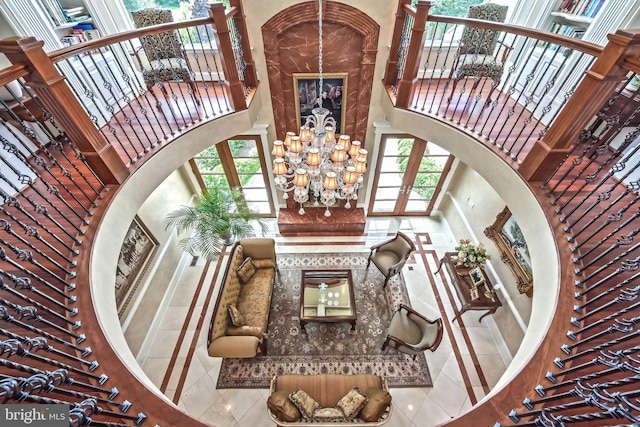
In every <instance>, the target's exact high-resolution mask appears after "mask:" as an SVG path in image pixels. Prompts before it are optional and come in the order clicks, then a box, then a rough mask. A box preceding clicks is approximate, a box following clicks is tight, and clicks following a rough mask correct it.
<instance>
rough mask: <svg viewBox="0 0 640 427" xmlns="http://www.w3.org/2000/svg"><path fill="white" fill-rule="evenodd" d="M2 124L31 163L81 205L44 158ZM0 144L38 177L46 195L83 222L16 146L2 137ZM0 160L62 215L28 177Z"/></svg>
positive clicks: (55, 187)
mask: <svg viewBox="0 0 640 427" xmlns="http://www.w3.org/2000/svg"><path fill="white" fill-rule="evenodd" d="M2 124H3V125H4V126H5V129H7V130H8V131H9V133H10V134H11V135H12V136H13V138H14V139H15V140H16V141H19V142H20V143H21V146H22V147H23V149H24V150H25V151H27V152H28V153H29V155H30V158H31V159H32V162H33V163H34V164H35V165H36V166H39V167H41V168H42V170H44V171H45V172H47V174H48V176H50V177H51V178H53V180H54V181H55V182H57V183H58V185H59V186H61V187H62V188H63V189H64V190H65V192H66V193H67V194H70V195H71V197H72V198H73V199H74V200H75V201H76V202H77V203H78V205H82V204H81V203H80V201H79V200H78V198H77V197H76V196H75V195H74V194H73V193H72V192H71V191H70V190H69V188H67V186H66V185H64V183H63V182H62V181H61V180H60V178H59V177H58V176H57V175H56V174H54V173H53V171H52V170H51V168H50V167H49V165H48V163H47V161H46V160H45V158H44V157H41V156H39V155H37V153H36V152H35V151H33V150H32V149H31V148H30V147H29V146H28V145H26V144H25V143H24V142H23V141H22V139H21V138H20V137H19V136H18V135H17V134H16V133H15V132H14V131H13V130H12V129H11V128H10V127H8V126H7V123H6V122H4V121H2ZM25 129H26V130H28V131H29V132H28V133H30V134H33V131H31V129H28V128H25ZM30 139H32V140H35V141H36V143H37V138H35V136H34V137H32V138H30ZM0 142H2V145H3V148H4V150H6V151H7V152H8V153H10V154H12V155H14V156H15V158H16V159H18V160H19V161H20V162H21V163H22V164H23V165H24V166H25V167H26V168H27V169H29V170H30V171H31V173H32V174H33V175H34V176H39V180H40V181H41V182H42V183H43V185H44V186H45V187H46V188H47V192H48V193H50V194H53V195H54V196H56V197H57V198H58V200H60V201H61V202H62V203H63V204H64V205H65V206H66V207H67V208H68V209H69V211H70V213H72V214H73V215H76V216H77V217H78V219H80V220H82V221H83V222H84V219H83V217H82V216H80V215H79V214H78V213H77V212H76V211H75V209H74V208H73V207H72V206H71V205H70V204H69V202H68V201H67V200H66V199H65V198H64V197H62V195H61V194H60V190H59V189H58V187H57V186H55V185H53V184H51V183H50V182H49V181H48V180H45V179H44V177H43V176H42V174H41V173H38V171H37V170H36V169H35V168H34V167H33V166H32V165H31V163H30V162H29V159H27V157H26V156H25V155H24V154H23V153H22V151H20V150H19V149H18V146H16V145H15V144H12V143H11V142H10V141H8V140H7V139H6V138H5V137H4V136H0ZM43 150H44V151H45V152H47V153H48V150H46V149H43ZM2 160H3V163H4V164H5V165H6V166H7V167H8V168H9V169H11V170H12V171H13V173H14V174H16V176H18V177H19V179H20V182H21V183H22V184H28V185H29V186H30V187H31V188H32V189H33V190H34V191H35V192H36V193H37V194H38V195H39V196H41V197H42V198H43V200H45V201H47V202H48V203H49V205H50V206H51V207H53V208H54V209H55V210H56V211H57V212H58V213H59V214H61V215H63V214H62V211H61V210H60V209H59V208H58V207H57V205H56V204H54V203H51V201H50V200H48V198H47V197H46V195H44V194H43V193H42V192H41V191H40V190H38V189H37V187H36V186H35V185H33V182H32V178H31V177H30V176H29V175H27V174H24V173H22V172H21V171H20V170H19V169H17V168H16V167H15V166H14V165H13V164H12V163H11V162H9V161H7V160H6V159H4V157H2ZM52 163H53V164H54V165H55V166H57V167H59V168H60V169H61V170H66V169H64V168H63V167H62V166H61V165H60V164H59V163H58V162H57V161H55V160H54V161H53V162H52ZM65 218H66V217H65ZM68 222H69V224H70V225H72V226H74V223H72V222H71V221H68ZM85 224H86V222H85ZM74 228H76V229H77V230H78V232H79V233H80V232H81V231H80V230H79V229H78V228H77V227H74Z"/></svg>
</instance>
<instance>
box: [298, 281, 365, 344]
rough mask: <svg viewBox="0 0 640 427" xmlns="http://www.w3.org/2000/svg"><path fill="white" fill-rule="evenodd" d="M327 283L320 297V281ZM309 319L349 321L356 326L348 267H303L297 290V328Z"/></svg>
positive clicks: (303, 325)
mask: <svg viewBox="0 0 640 427" xmlns="http://www.w3.org/2000/svg"><path fill="white" fill-rule="evenodd" d="M322 283H325V284H326V285H327V287H326V291H325V298H324V301H323V298H321V292H320V284H322ZM308 322H321V323H337V322H349V323H351V329H352V330H355V328H356V300H355V296H354V289H353V280H352V278H351V270H303V271H302V286H301V289H300V327H301V328H302V331H303V332H306V330H305V325H306V324H307V323H308Z"/></svg>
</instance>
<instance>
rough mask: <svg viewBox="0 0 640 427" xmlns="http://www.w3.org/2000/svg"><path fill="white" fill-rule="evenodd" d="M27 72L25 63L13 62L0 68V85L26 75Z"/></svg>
mask: <svg viewBox="0 0 640 427" xmlns="http://www.w3.org/2000/svg"><path fill="white" fill-rule="evenodd" d="M27 73H28V70H27V65H26V64H13V65H10V66H9V67H7V68H3V69H2V70H0V86H5V85H6V84H8V83H9V82H12V81H14V80H16V79H19V78H21V77H24V76H26V75H27Z"/></svg>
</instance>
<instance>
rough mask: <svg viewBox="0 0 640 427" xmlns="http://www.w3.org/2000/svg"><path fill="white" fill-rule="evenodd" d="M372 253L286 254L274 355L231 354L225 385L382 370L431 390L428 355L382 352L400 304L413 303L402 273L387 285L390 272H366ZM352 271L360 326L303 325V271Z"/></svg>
mask: <svg viewBox="0 0 640 427" xmlns="http://www.w3.org/2000/svg"><path fill="white" fill-rule="evenodd" d="M367 256H368V253H342V254H308V255H307V254H305V255H298V254H296V255H278V267H279V269H280V275H279V277H278V278H277V279H276V286H275V288H274V291H273V297H272V300H271V311H270V317H269V326H268V332H267V333H268V338H267V346H268V347H267V355H259V356H256V357H254V358H251V359H223V360H222V366H221V368H220V375H219V377H218V384H217V388H219V389H222V388H268V387H269V382H270V381H271V378H273V376H274V375H280V374H284V373H301V374H316V373H341V374H357V373H374V374H379V375H383V376H384V377H386V378H387V380H388V382H389V386H391V387H431V386H432V385H433V384H432V381H431V376H430V374H429V368H428V366H427V362H426V358H425V356H424V354H421V355H419V356H418V357H416V360H415V361H414V360H413V359H412V358H411V356H408V355H405V354H401V353H399V352H398V351H396V350H394V349H390V348H387V349H386V350H384V351H382V344H383V342H384V339H385V337H386V328H387V325H388V324H389V322H390V321H391V316H392V315H393V312H394V311H395V310H396V308H397V307H398V305H399V304H400V303H405V304H409V296H408V294H407V290H406V287H405V284H404V280H403V279H401V278H400V277H398V276H396V277H394V278H392V279H391V280H389V283H388V284H387V287H386V289H385V290H383V289H382V283H383V281H384V276H382V274H380V272H379V271H378V270H376V268H375V267H373V266H372V267H370V268H369V269H368V270H366V269H365V266H366V265H367ZM314 269H318V270H324V269H326V270H330V269H337V270H344V269H349V270H351V271H352V277H353V282H354V286H355V299H356V314H357V317H358V318H357V321H356V330H355V331H352V330H351V325H350V324H349V323H317V322H309V323H308V324H307V325H306V326H305V328H306V331H307V333H306V334H304V333H302V331H301V329H300V321H299V310H300V281H301V274H302V270H314Z"/></svg>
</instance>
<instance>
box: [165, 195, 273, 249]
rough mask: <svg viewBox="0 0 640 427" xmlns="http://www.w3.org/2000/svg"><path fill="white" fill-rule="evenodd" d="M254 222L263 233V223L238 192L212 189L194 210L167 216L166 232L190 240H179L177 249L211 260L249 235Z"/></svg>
mask: <svg viewBox="0 0 640 427" xmlns="http://www.w3.org/2000/svg"><path fill="white" fill-rule="evenodd" d="M254 220H255V221H257V222H258V223H259V224H260V227H261V229H262V233H263V234H264V233H266V232H267V230H268V227H267V225H266V223H265V222H264V221H263V220H262V218H260V217H259V216H258V215H257V214H255V213H253V212H251V211H250V210H249V208H248V207H247V204H246V203H245V202H244V199H243V198H242V193H241V192H240V191H237V190H223V189H219V188H211V189H209V190H208V191H205V192H204V193H202V194H201V195H200V197H199V198H198V200H197V201H196V203H195V205H194V206H182V207H181V208H180V209H177V210H175V211H173V212H171V213H169V214H168V215H167V218H166V220H165V229H169V228H174V229H175V230H176V231H177V232H178V234H182V233H188V234H189V237H187V238H184V239H182V240H180V242H179V244H180V247H182V248H183V249H184V250H185V251H186V252H188V253H189V254H191V255H198V254H201V255H202V256H204V257H206V258H207V259H213V258H215V257H217V256H219V255H220V253H221V251H222V248H223V246H224V245H226V244H230V243H231V242H233V241H234V240H236V239H240V238H243V237H246V236H249V235H251V234H252V233H253V225H252V224H251V223H250V222H251V221H254Z"/></svg>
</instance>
